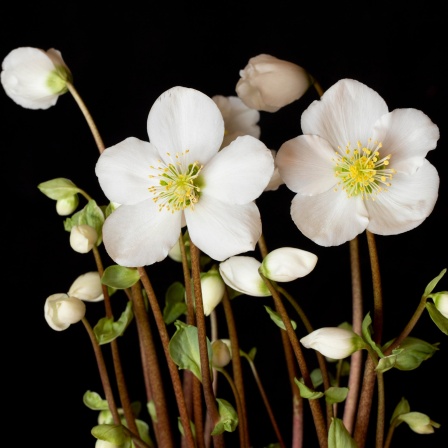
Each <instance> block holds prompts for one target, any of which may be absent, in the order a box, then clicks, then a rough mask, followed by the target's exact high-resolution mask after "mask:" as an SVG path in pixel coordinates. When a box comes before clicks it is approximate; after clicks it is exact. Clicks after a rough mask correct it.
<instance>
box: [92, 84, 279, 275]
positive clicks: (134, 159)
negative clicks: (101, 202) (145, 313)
mask: <svg viewBox="0 0 448 448" xmlns="http://www.w3.org/2000/svg"><path fill="white" fill-rule="evenodd" d="M147 127H148V135H149V140H150V141H149V142H145V141H141V140H139V139H136V138H133V137H130V138H127V139H126V140H124V141H122V142H121V143H118V144H117V145H115V146H112V147H110V148H107V149H106V150H105V151H104V152H103V153H102V154H101V156H100V158H99V160H98V163H97V165H96V174H97V176H98V180H99V183H100V185H101V188H102V189H103V191H104V193H105V194H106V196H107V197H108V199H109V200H111V201H113V202H118V203H120V204H121V206H120V207H119V208H117V209H116V210H115V211H114V212H113V213H112V214H111V215H110V216H109V217H108V218H107V219H106V221H105V223H104V227H103V241H104V245H105V247H106V250H107V252H108V253H109V255H110V256H111V258H112V259H113V260H114V261H115V262H116V263H118V264H120V265H122V266H128V267H132V266H144V265H150V264H152V263H155V262H157V261H160V260H163V259H164V258H165V257H166V256H167V254H168V251H169V250H170V249H171V248H172V247H173V246H174V245H175V243H176V241H177V239H178V238H179V236H180V233H181V228H182V227H183V226H185V225H187V227H188V232H189V236H190V239H191V241H192V242H193V243H194V244H195V245H196V246H197V247H198V248H199V249H201V250H202V251H203V252H204V253H206V254H207V255H209V256H210V257H211V258H213V259H215V260H218V261H222V260H224V259H226V258H228V257H230V256H232V255H235V254H238V253H241V252H246V251H249V250H253V249H254V248H255V245H256V243H257V241H258V239H259V237H260V235H261V219H260V213H259V210H258V208H257V206H256V205H255V199H256V198H257V197H258V196H260V194H261V193H262V192H263V190H264V188H265V187H266V185H267V184H268V182H269V180H270V178H271V176H272V173H273V170H274V161H273V158H272V154H271V152H270V150H269V149H268V148H266V146H265V145H264V144H263V143H262V142H261V141H259V140H258V139H256V138H254V137H252V136H248V135H247V136H243V137H238V138H237V139H236V140H235V141H233V142H232V143H231V144H230V145H229V146H227V147H226V148H223V149H221V151H220V146H221V142H222V140H223V136H224V121H223V118H222V115H221V112H220V111H219V109H218V107H217V105H216V104H215V102H214V101H213V100H212V99H211V98H210V97H208V96H206V95H204V94H203V93H201V92H199V91H197V90H195V89H190V88H185V87H173V88H172V89H170V90H168V91H166V92H164V93H163V94H162V95H161V96H160V97H159V98H158V99H157V100H156V102H155V103H154V105H153V106H152V108H151V110H150V112H149V116H148V122H147Z"/></svg>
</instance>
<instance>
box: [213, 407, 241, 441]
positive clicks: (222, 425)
mask: <svg viewBox="0 0 448 448" xmlns="http://www.w3.org/2000/svg"><path fill="white" fill-rule="evenodd" d="M216 401H217V402H218V412H219V417H220V418H219V422H218V423H217V424H216V425H215V427H214V428H213V431H212V433H211V434H212V436H216V435H218V434H222V433H223V432H224V431H227V432H233V431H235V429H236V427H237V426H238V414H237V413H236V411H235V409H234V407H233V406H232V405H231V404H230V403H229V402H228V401H227V400H224V399H222V398H217V399H216Z"/></svg>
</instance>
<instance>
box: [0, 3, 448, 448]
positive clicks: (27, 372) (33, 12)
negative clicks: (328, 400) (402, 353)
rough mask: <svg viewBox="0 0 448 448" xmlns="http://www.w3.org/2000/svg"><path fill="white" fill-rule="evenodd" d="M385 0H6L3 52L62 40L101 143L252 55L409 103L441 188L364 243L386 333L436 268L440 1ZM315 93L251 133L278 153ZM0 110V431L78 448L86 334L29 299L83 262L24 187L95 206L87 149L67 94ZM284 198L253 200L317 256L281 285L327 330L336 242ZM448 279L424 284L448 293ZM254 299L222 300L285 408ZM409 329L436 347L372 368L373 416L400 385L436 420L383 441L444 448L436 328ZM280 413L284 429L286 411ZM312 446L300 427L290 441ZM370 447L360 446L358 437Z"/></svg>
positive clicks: (208, 88)
mask: <svg viewBox="0 0 448 448" xmlns="http://www.w3.org/2000/svg"><path fill="white" fill-rule="evenodd" d="M391 3H392V2H389V6H388V7H387V8H385V7H384V5H383V6H381V5H379V4H378V3H374V4H373V3H372V5H371V6H366V5H364V6H362V8H361V3H359V4H358V5H357V6H353V5H350V4H346V3H338V5H337V7H336V6H329V7H327V6H324V5H323V4H315V5H310V4H309V3H308V2H307V3H304V2H302V3H299V2H281V1H279V2H272V3H271V2H269V3H268V5H266V6H261V5H256V4H251V3H248V2H238V3H229V2H227V3H214V2H208V3H205V2H204V3H202V2H188V3H187V2H183V3H180V4H179V5H173V4H169V5H166V6H163V5H160V4H157V3H156V2H145V1H142V2H133V1H128V2H126V3H125V4H124V5H122V6H121V7H120V8H115V7H112V6H99V5H95V3H94V2H90V4H88V5H87V6H86V5H83V4H80V3H76V4H75V3H72V2H65V3H63V2H46V3H45V6H42V5H39V6H32V7H31V6H29V5H24V4H23V3H21V4H20V5H16V6H10V9H9V12H8V13H6V14H5V13H3V17H2V26H1V29H0V50H1V51H0V59H1V60H3V58H4V57H5V56H6V55H7V54H8V53H9V52H10V51H11V50H12V49H14V48H17V47H21V46H31V47H37V48H42V49H45V50H46V49H48V48H56V49H58V50H60V51H61V53H62V56H63V58H64V60H65V62H66V63H67V65H68V66H69V67H70V69H71V70H72V73H73V76H74V84H75V86H76V88H77V90H78V92H79V93H80V95H81V96H82V98H83V99H84V101H85V103H86V104H87V107H88V108H89V110H90V112H91V114H92V116H93V118H94V120H95V122H96V124H97V126H98V129H99V131H100V133H101V135H102V138H103V140H104V142H105V144H106V146H110V145H113V144H116V143H118V142H120V141H122V140H123V139H125V138H127V137H129V136H134V137H138V138H140V139H143V140H147V133H146V119H147V115H148V112H149V109H150V107H151V105H152V104H153V102H154V101H155V99H156V98H157V97H158V96H159V95H160V94H161V93H162V92H163V91H165V90H167V89H169V88H170V87H173V86H175V85H183V86H186V87H193V88H196V89H199V90H201V91H202V92H204V93H206V94H207V95H209V96H212V95H215V94H220V95H226V96H227V95H235V85H236V82H237V81H238V79H239V70H240V69H242V68H244V66H245V65H246V63H247V61H248V60H249V58H251V57H253V56H256V55H257V54H260V53H268V54H272V55H274V56H276V57H278V58H280V59H286V60H289V61H292V62H295V63H297V64H299V65H301V66H302V67H304V68H306V69H307V70H308V71H309V72H310V73H311V74H312V75H313V76H314V77H315V78H316V79H317V80H318V81H319V82H320V84H321V85H322V87H323V88H324V89H327V88H329V87H330V86H331V85H332V84H334V83H335V82H336V81H338V80H339V79H341V78H354V79H357V80H358V81H361V82H363V83H365V84H367V85H368V86H370V87H372V88H373V89H375V90H376V91H377V92H378V93H379V94H380V95H381V96H382V97H383V98H384V99H385V100H386V102H387V104H388V106H389V109H390V110H393V109H395V108H406V107H412V108H416V109H420V110H422V111H423V112H424V113H426V114H427V115H428V116H429V117H430V118H431V119H432V121H433V122H435V123H436V124H437V125H438V126H439V128H440V132H441V138H440V140H439V142H438V146H437V149H436V150H434V151H431V152H430V154H428V157H427V158H428V160H429V161H430V162H431V163H432V164H433V165H434V166H435V167H436V168H437V170H438V172H439V175H440V178H441V183H440V190H439V198H438V201H437V203H436V206H435V208H434V211H433V213H432V214H431V215H430V216H429V217H428V218H427V219H426V220H425V221H424V222H423V224H421V225H420V226H419V227H418V228H417V229H415V230H412V231H410V232H407V233H404V234H401V235H398V236H393V237H377V239H376V241H377V245H378V250H379V257H380V265H381V272H382V281H383V293H384V308H385V329H384V340H385V341H386V340H389V339H391V338H393V337H395V336H396V335H397V334H398V331H399V330H401V328H402V327H403V326H404V325H405V324H406V322H407V320H408V319H409V318H410V316H411V315H412V313H413V311H414V309H415V307H416V306H417V304H418V302H419V299H420V296H421V294H422V292H423V290H424V288H425V286H426V284H427V283H428V282H429V281H430V280H431V279H432V278H434V277H435V276H436V275H438V274H439V273H440V271H441V270H442V269H443V268H446V267H448V263H447V261H448V260H447V256H446V254H447V252H446V247H447V245H446V243H447V232H446V222H447V207H446V204H447V196H448V191H447V178H448V173H447V169H446V167H447V162H448V160H447V154H446V152H447V148H446V133H447V132H448V127H447V124H446V117H447V114H446V104H447V99H448V97H447V95H446V93H447V92H446V82H447V76H446V71H445V69H444V67H443V66H444V65H445V64H446V54H447V53H446V44H445V43H444V39H443V36H444V35H445V34H446V14H445V13H443V11H442V8H443V7H442V6H441V4H440V3H439V2H420V3H418V6H410V4H409V3H403V5H406V6H405V7H403V8H401V7H399V5H397V4H396V2H394V3H393V5H394V6H393V7H391V6H390V4H391ZM434 4H436V6H434ZM439 5H440V6H439ZM316 98H317V94H316V92H315V91H314V90H313V89H310V90H309V91H308V92H307V93H306V94H305V95H304V96H303V97H302V98H301V99H300V100H299V101H297V102H295V103H293V104H292V105H290V106H287V107H286V108H284V109H282V110H281V111H279V112H278V113H276V114H269V113H262V114H261V119H260V126H261V137H260V138H261V140H262V141H263V142H265V143H266V145H267V146H268V147H270V148H272V149H278V148H279V147H280V145H281V144H282V143H283V142H284V141H286V140H288V139H290V138H292V137H295V136H297V135H299V134H300V133H301V129H300V114H301V112H302V111H303V110H304V109H305V108H306V107H307V105H308V104H309V103H310V102H311V101H313V100H314V99H316ZM0 107H1V117H2V121H1V123H2V128H1V131H2V142H1V145H2V152H3V156H4V157H6V160H4V162H3V164H2V171H3V176H2V178H3V185H4V187H3V192H4V194H5V197H4V205H3V218H2V221H3V228H4V235H5V244H4V249H3V273H4V274H3V282H4V285H5V290H4V292H3V303H4V307H3V316H2V317H3V325H2V349H3V350H2V352H3V360H2V370H3V375H2V382H3V387H4V391H3V411H4V414H3V415H6V425H5V420H4V418H5V417H3V423H4V428H5V429H6V431H10V434H9V435H10V437H12V439H11V438H9V440H13V441H15V442H13V444H14V445H16V446H35V445H40V444H42V445H43V446H46V447H49V448H51V447H61V446H63V447H67V448H75V447H76V448H79V447H89V446H90V447H92V446H94V443H95V439H94V438H93V437H92V436H91V435H90V428H91V427H92V426H93V425H95V424H96V413H95V412H93V411H91V410H89V409H87V408H86V407H85V406H84V405H83V403H82V396H83V394H84V392H85V391H86V390H94V391H98V392H100V393H101V386H100V383H99V379H98V375H97V371H96V365H95V361H94V357H93V354H92V351H91V348H90V343H89V341H88V338H87V336H86V333H85V330H84V328H83V326H82V325H81V324H79V325H73V326H71V327H70V328H69V329H68V330H66V331H64V332H55V331H53V330H52V329H51V328H50V327H49V326H48V325H47V323H46V322H45V320H44V317H43V306H44V302H45V299H46V298H47V297H48V296H49V295H51V294H54V293H57V292H65V291H67V290H68V288H69V286H70V285H71V283H72V282H73V280H74V279H75V278H76V277H77V276H78V275H81V274H83V273H84V272H87V271H89V270H94V269H95V265H94V260H93V257H92V256H91V255H90V254H89V255H81V254H77V253H74V252H73V251H72V250H71V249H70V247H69V244H68V233H66V232H65V231H64V229H63V224H62V222H63V219H62V218H61V217H59V216H58V215H57V214H56V212H55V208H54V207H55V204H54V202H53V201H51V200H50V199H48V198H47V197H45V196H44V195H43V194H41V193H40V192H39V191H38V189H37V185H38V184H39V183H40V182H43V181H46V180H50V179H53V178H55V177H67V178H69V179H71V180H72V181H73V182H75V183H76V184H77V185H78V186H80V187H81V188H83V189H85V190H86V191H87V192H89V193H90V194H91V195H92V196H93V197H95V198H96V199H97V201H98V202H99V203H106V201H105V198H104V196H103V195H102V192H101V190H100V189H99V186H98V184H97V181H96V177H95V174H94V166H95V162H96V160H97V157H98V151H97V149H96V146H95V143H94V140H93V138H92V136H91V134H90V132H89V129H88V127H87V125H86V123H85V121H84V118H83V116H82V114H81V113H80V111H79V109H78V107H77V105H76V104H75V102H74V101H73V100H72V98H71V97H70V94H67V95H64V96H62V97H60V98H59V100H58V103H57V105H56V106H55V107H52V108H50V109H49V110H46V111H41V110H39V111H32V110H27V109H23V108H21V107H20V106H18V105H16V104H15V103H14V102H13V101H12V100H10V99H9V98H8V97H7V96H6V95H5V94H4V92H3V95H0ZM292 197H293V195H292V193H291V192H289V191H288V190H287V189H286V187H285V186H283V187H281V188H280V190H278V191H277V192H270V193H267V194H264V195H263V196H262V197H261V198H260V200H259V201H258V203H259V207H260V211H261V214H262V219H263V223H264V227H263V232H264V234H265V237H266V241H267V244H268V247H269V248H270V249H274V248H277V247H281V246H294V247H299V248H302V249H305V250H309V251H311V252H314V253H315V254H316V255H318V257H319V261H318V264H317V266H316V269H315V270H314V271H313V272H312V273H311V274H310V275H309V276H307V277H305V278H303V279H301V280H300V281H297V282H294V284H286V285H285V286H287V288H288V289H289V290H290V291H291V292H292V293H293V294H294V295H295V296H296V297H297V300H299V302H300V304H301V306H302V307H303V308H304V310H305V311H306V312H307V313H308V314H309V316H310V319H311V322H312V324H313V326H314V327H315V328H319V327H322V326H337V325H339V324H340V323H341V322H342V321H343V320H350V309H351V305H350V293H351V291H350V270H349V254H348V244H345V245H342V246H339V247H333V248H322V247H319V246H317V245H316V244H314V243H313V242H311V241H309V240H307V239H306V238H305V237H304V236H302V235H301V234H300V232H299V231H298V230H297V228H296V227H295V226H294V224H293V223H292V221H291V219H290V216H289V204H290V201H291V199H292ZM359 241H360V246H361V250H362V253H363V259H362V267H363V269H364V271H363V272H364V273H365V274H364V277H363V286H364V289H365V292H364V294H365V301H366V302H365V307H366V311H367V310H371V285H370V280H369V261H368V257H367V252H366V242H365V236H364V235H360V237H359ZM106 265H107V263H106ZM148 272H149V275H150V277H151V279H152V280H153V283H154V285H155V288H156V292H157V293H158V294H159V295H160V297H161V298H163V294H164V291H165V289H166V287H167V285H169V284H170V282H171V281H173V280H174V279H180V278H181V277H180V273H181V271H180V265H178V264H176V263H174V262H172V261H171V260H166V262H163V263H159V264H157V265H154V266H151V267H149V268H148ZM447 278H448V277H445V278H444V279H443V280H442V281H441V283H440V284H439V288H438V289H439V290H441V289H445V290H448V283H447V282H448V280H447ZM120 300H122V301H123V299H119V298H117V302H119V301H120ZM123 303H124V302H122V303H121V304H119V305H118V306H121V305H122V304H123ZM263 305H268V306H272V303H271V301H270V299H268V298H266V299H253V298H247V297H244V298H243V297H240V298H238V299H237V300H236V301H235V302H234V307H235V310H234V311H235V315H236V316H237V323H238V324H239V325H240V326H241V336H240V337H241V341H240V343H241V345H242V347H241V348H242V349H243V350H245V351H247V352H248V351H249V350H250V349H251V348H252V347H254V346H256V347H257V350H258V351H257V353H258V354H257V358H256V360H257V362H258V363H259V366H260V370H261V371H262V376H263V380H264V381H265V382H266V386H267V387H268V388H269V391H270V394H271V399H272V404H273V406H274V407H275V409H276V412H277V413H278V415H282V412H285V415H289V414H288V413H287V412H289V407H290V402H289V400H288V399H287V398H285V397H288V396H289V395H288V393H289V390H288V384H287V381H286V377H283V376H282V371H281V370H280V367H279V365H281V362H282V350H281V349H280V345H278V343H279V339H276V338H277V336H272V334H274V335H276V334H277V333H276V332H275V331H274V332H269V331H267V330H265V328H271V327H270V326H272V323H271V322H270V320H269V318H268V316H267V314H266V312H265V310H264V306H263ZM87 309H88V311H87V318H89V320H91V323H92V325H94V324H95V322H96V320H97V319H98V318H99V317H102V315H103V310H102V304H101V303H94V304H88V308H87ZM129 332H130V335H129V337H130V339H131V340H132V330H130V331H129ZM413 335H414V336H416V337H420V338H422V339H425V340H427V341H428V342H431V343H435V342H440V343H441V345H440V348H441V350H440V351H439V352H438V353H436V354H435V356H434V357H433V358H431V359H430V360H428V361H426V362H425V363H423V365H422V366H421V367H420V368H419V369H417V370H415V371H412V372H400V371H396V370H392V371H389V372H387V373H386V374H385V381H386V392H387V395H386V405H387V408H388V411H387V414H386V420H388V419H389V418H390V416H391V413H392V410H393V409H394V407H395V405H396V404H397V403H398V401H399V400H400V398H401V397H402V396H404V397H405V398H407V399H408V401H409V403H410V406H411V410H414V411H420V412H423V413H426V414H428V415H429V416H430V417H431V418H432V419H433V420H434V421H436V422H439V423H441V424H442V427H441V428H440V429H437V430H436V432H435V434H433V435H425V436H423V435H418V434H415V433H413V432H412V431H410V429H409V428H408V427H407V426H406V425H401V426H400V427H399V428H397V430H396V434H395V437H394V441H393V444H392V446H408V447H411V446H412V447H413V446H415V447H442V446H443V447H445V446H446V441H447V440H448V430H447V428H448V412H447V410H446V409H447V406H446V402H447V399H448V392H447V359H448V358H447V352H446V346H447V337H446V335H444V334H442V333H441V332H440V331H439V330H438V329H437V328H436V327H435V326H434V325H433V323H432V321H431V320H430V318H429V316H428V315H427V314H426V313H425V314H424V315H423V317H422V318H421V321H420V322H419V323H418V325H417V327H416V329H415V331H414V333H413ZM120 344H121V351H122V356H123V360H124V363H125V373H126V374H127V375H128V382H129V387H130V390H131V394H132V395H133V396H132V399H133V400H143V399H144V398H143V397H144V395H143V393H142V380H141V379H140V376H139V375H138V374H139V366H138V362H136V361H135V359H136V358H135V356H133V355H135V351H134V349H133V348H131V347H130V346H129V342H127V343H125V340H124V339H123V342H122V341H121V340H120ZM311 355H312V353H311V352H310V353H309V356H310V359H312V356H311ZM307 356H308V352H307ZM161 359H163V358H161ZM167 380H168V377H167ZM248 381H249V380H248ZM247 387H248V393H249V394H251V395H250V402H251V403H252V404H253V405H254V406H255V407H256V408H257V409H260V412H259V413H257V414H253V415H252V417H251V420H250V422H249V424H250V431H251V440H252V443H253V446H254V447H256V448H259V447H263V446H266V445H267V444H268V443H270V442H273V441H274V435H273V433H272V431H271V429H270V426H269V422H268V420H267V418H266V416H265V413H264V412H263V411H262V404H261V401H260V402H258V401H259V397H258V396H257V394H256V392H255V387H254V386H252V385H251V384H249V385H248V386H247ZM229 401H231V398H229ZM280 421H281V426H282V429H283V430H284V433H285V439H286V440H288V438H289V432H288V428H289V417H281V418H280ZM309 423H310V431H311V433H313V429H312V428H311V422H309ZM4 436H5V434H4ZM229 440H233V441H232V442H229V444H230V446H233V445H232V444H234V443H236V442H234V439H229ZM235 446H236V445H235ZM312 446H313V442H312V441H311V437H310V436H308V438H307V439H306V442H305V448H312ZM369 446H374V444H373V441H372V440H371V441H370V442H369Z"/></svg>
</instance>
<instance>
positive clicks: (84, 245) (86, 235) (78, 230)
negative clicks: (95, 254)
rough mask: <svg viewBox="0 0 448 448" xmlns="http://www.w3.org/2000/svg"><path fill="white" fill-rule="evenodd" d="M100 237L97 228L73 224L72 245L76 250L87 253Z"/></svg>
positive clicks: (71, 232)
mask: <svg viewBox="0 0 448 448" xmlns="http://www.w3.org/2000/svg"><path fill="white" fill-rule="evenodd" d="M97 239H98V234H97V232H96V230H95V229H94V228H93V227H91V226H89V225H87V224H81V225H79V226H73V227H72V229H71V231H70V246H71V248H72V249H73V250H74V251H75V252H79V253H80V254H86V253H87V252H90V251H91V250H92V248H93V246H94V245H95V243H96V240H97Z"/></svg>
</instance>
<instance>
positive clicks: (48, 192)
mask: <svg viewBox="0 0 448 448" xmlns="http://www.w3.org/2000/svg"><path fill="white" fill-rule="evenodd" d="M37 188H38V189H39V190H40V191H41V192H42V193H43V194H44V195H45V196H47V197H49V198H50V199H54V200H55V201H57V200H59V199H67V198H69V197H71V196H74V195H76V194H77V193H80V192H81V191H82V190H81V189H79V188H78V187H77V186H76V185H75V184H74V183H73V182H72V181H71V180H70V179H66V178H64V177H58V178H56V179H53V180H47V181H46V182H42V183H40V184H39V185H38V186H37Z"/></svg>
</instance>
